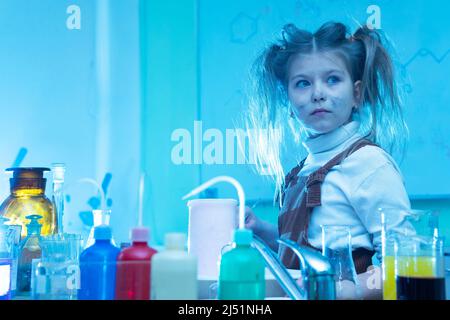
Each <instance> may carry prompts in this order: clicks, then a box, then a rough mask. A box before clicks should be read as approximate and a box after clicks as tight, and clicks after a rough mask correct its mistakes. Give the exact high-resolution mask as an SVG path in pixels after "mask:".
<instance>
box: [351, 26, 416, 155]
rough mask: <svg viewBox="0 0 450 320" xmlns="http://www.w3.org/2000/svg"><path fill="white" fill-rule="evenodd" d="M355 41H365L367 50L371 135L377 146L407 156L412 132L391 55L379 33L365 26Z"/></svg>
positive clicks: (366, 97) (365, 81)
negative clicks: (406, 120)
mask: <svg viewBox="0 0 450 320" xmlns="http://www.w3.org/2000/svg"><path fill="white" fill-rule="evenodd" d="M352 39H354V40H357V41H358V40H359V41H361V42H362V43H363V45H364V48H365V63H364V69H363V70H364V72H363V74H362V77H361V81H362V84H363V86H362V88H361V89H362V90H361V99H362V104H367V105H368V106H369V107H370V109H371V110H370V111H371V112H370V114H371V121H370V122H371V129H370V134H371V136H372V138H373V139H374V141H375V142H376V143H378V144H380V145H381V146H382V147H384V148H386V149H387V150H388V151H389V152H390V153H396V152H399V153H400V154H401V155H403V154H404V151H405V150H404V149H405V144H406V143H405V141H406V139H407V135H408V129H407V126H406V123H405V121H404V117H403V110H402V106H401V103H400V98H399V94H398V91H397V86H396V82H395V75H394V68H393V63H392V60H391V58H390V55H389V53H388V52H387V50H386V49H385V48H384V46H383V45H382V40H381V36H380V33H379V32H378V31H376V30H371V29H369V28H368V27H366V26H364V27H361V28H359V29H358V30H357V31H356V32H355V33H354V35H353V36H352Z"/></svg>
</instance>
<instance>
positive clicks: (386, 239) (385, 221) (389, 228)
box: [375, 208, 439, 300]
mask: <svg viewBox="0 0 450 320" xmlns="http://www.w3.org/2000/svg"><path fill="white" fill-rule="evenodd" d="M375 216H376V218H378V219H380V221H379V223H380V224H381V270H382V279H383V299H384V300H396V298H397V291H396V284H397V282H396V274H397V268H398V261H397V258H396V252H397V250H398V245H399V239H400V238H401V237H405V236H411V235H422V236H429V237H437V236H438V234H439V231H438V216H437V213H436V212H432V211H429V210H405V209H399V208H380V209H379V210H378V214H377V215H375Z"/></svg>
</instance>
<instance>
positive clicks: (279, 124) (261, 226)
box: [247, 22, 410, 299]
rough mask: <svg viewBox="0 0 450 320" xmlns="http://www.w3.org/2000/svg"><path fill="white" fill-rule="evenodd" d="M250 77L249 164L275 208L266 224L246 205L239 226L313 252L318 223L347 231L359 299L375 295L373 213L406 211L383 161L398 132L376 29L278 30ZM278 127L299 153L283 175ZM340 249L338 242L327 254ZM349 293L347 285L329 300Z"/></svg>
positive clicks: (286, 257)
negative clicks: (272, 184) (261, 176)
mask: <svg viewBox="0 0 450 320" xmlns="http://www.w3.org/2000/svg"><path fill="white" fill-rule="evenodd" d="M253 76H254V80H255V81H254V84H255V94H254V95H253V96H252V99H251V100H250V108H249V112H248V117H247V119H248V120H247V127H248V128H250V127H251V128H257V129H264V130H252V131H251V132H253V133H255V132H256V133H257V134H256V135H253V136H251V135H250V136H249V137H250V139H251V143H252V144H253V145H254V146H256V153H255V154H256V159H255V160H256V163H257V164H258V166H259V168H260V169H264V170H265V171H266V172H267V171H269V172H270V173H272V175H273V176H274V177H275V180H276V185H277V192H276V194H277V195H278V196H277V198H278V200H279V203H280V208H281V210H280V215H279V218H278V227H276V226H273V225H270V224H269V223H267V222H264V221H262V220H260V219H258V218H257V217H256V216H255V215H254V214H253V213H252V212H251V210H250V209H247V227H248V228H251V229H252V230H253V231H254V232H255V234H257V235H259V236H260V237H261V238H263V239H264V240H265V241H266V242H268V243H269V244H270V245H271V246H272V248H273V249H274V250H277V251H278V245H277V244H276V239H277V238H279V237H287V238H289V239H291V240H293V241H296V242H298V243H299V244H302V245H306V246H309V247H312V248H314V249H317V250H319V251H320V250H321V248H322V238H321V237H322V234H321V226H322V225H346V226H348V227H349V229H350V234H351V237H352V250H353V251H352V256H353V261H354V265H355V269H356V272H357V274H358V279H359V283H360V285H361V292H362V295H363V298H380V297H381V295H382V290H381V285H375V288H373V287H372V286H371V285H370V283H371V281H369V280H370V277H371V276H372V275H374V274H376V273H374V272H373V271H370V269H371V268H369V267H371V265H372V256H373V255H374V254H375V253H376V254H377V257H378V258H380V257H381V224H380V223H377V222H374V221H379V220H378V219H374V215H377V214H378V211H377V209H378V208H379V207H391V208H398V209H399V210H408V209H410V203H409V199H408V195H407V193H406V191H405V187H404V184H403V180H402V177H401V174H400V170H399V168H398V166H397V165H396V163H395V161H394V160H393V158H392V157H391V155H390V153H393V152H395V151H400V152H403V150H404V141H405V139H406V136H407V127H406V124H405V122H404V119H403V114H402V109H401V106H400V101H399V97H398V93H397V91H396V83H395V80H394V72H393V66H392V62H391V58H390V56H389V54H388V52H387V50H386V49H385V48H384V46H383V44H382V38H381V36H380V34H379V32H377V31H376V30H370V29H369V28H367V27H360V28H359V29H358V30H357V31H356V32H355V33H354V34H353V35H349V34H348V31H347V28H346V27H345V26H344V25H343V24H341V23H332V22H329V23H326V24H324V25H323V26H322V27H321V28H319V30H317V31H316V32H315V33H310V32H308V31H305V30H300V29H298V28H297V27H296V26H295V25H293V24H288V25H286V26H285V27H284V28H283V31H282V38H281V39H279V40H278V41H277V42H276V43H274V44H272V45H270V46H269V47H268V48H267V49H266V50H265V51H264V52H263V53H262V54H261V55H260V56H259V57H258V59H257V60H256V62H255V64H254V68H253ZM287 128H289V129H290V130H291V132H292V133H293V134H294V136H295V137H296V139H297V141H298V140H300V139H301V141H302V143H303V146H304V147H305V149H306V151H307V152H308V155H307V157H306V158H305V159H303V161H301V162H300V163H299V164H298V165H297V166H296V167H294V168H293V169H292V170H291V171H290V172H289V173H288V174H287V175H286V176H284V173H283V168H282V166H281V160H280V149H281V145H282V143H283V141H284V140H285V139H284V135H285V131H287V130H285V129H287ZM344 243H345V239H338V240H337V241H336V242H335V243H334V248H339V247H340V246H343V245H344ZM334 248H333V249H334ZM278 254H279V256H280V259H281V260H282V261H283V263H284V264H285V265H286V267H288V268H298V258H297V257H296V256H295V255H294V253H293V252H292V251H291V250H289V249H285V248H284V247H280V250H279V252H278ZM378 274H379V273H378ZM378 283H379V282H378ZM353 293H354V292H353V291H352V288H351V287H350V289H349V290H348V291H345V290H344V291H343V293H341V296H339V297H338V298H342V299H345V298H352V297H354V296H353V295H352V294H353Z"/></svg>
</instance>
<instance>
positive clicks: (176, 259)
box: [150, 233, 198, 300]
mask: <svg viewBox="0 0 450 320" xmlns="http://www.w3.org/2000/svg"><path fill="white" fill-rule="evenodd" d="M185 246H186V235H185V234H184V233H168V234H166V236H165V250H163V251H160V252H158V253H156V254H155V255H153V257H152V261H151V263H152V269H151V290H150V292H151V299H152V300H196V299H197V298H198V283H197V258H196V257H195V256H193V255H190V254H188V253H187V252H186V250H185Z"/></svg>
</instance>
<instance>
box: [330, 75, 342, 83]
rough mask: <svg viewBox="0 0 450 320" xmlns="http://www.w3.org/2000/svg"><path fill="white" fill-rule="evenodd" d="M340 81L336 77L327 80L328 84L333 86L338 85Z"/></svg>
mask: <svg viewBox="0 0 450 320" xmlns="http://www.w3.org/2000/svg"><path fill="white" fill-rule="evenodd" d="M339 81H340V79H339V78H338V77H336V76H331V77H329V78H328V83H329V84H335V83H338V82H339Z"/></svg>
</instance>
